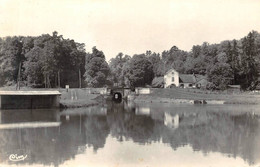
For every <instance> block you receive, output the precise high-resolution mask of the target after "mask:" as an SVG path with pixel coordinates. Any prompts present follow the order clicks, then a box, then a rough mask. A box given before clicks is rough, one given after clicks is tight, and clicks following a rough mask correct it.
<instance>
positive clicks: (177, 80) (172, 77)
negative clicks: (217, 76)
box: [164, 69, 208, 88]
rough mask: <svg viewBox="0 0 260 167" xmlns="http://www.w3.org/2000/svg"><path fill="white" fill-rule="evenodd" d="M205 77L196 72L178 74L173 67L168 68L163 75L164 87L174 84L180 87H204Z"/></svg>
mask: <svg viewBox="0 0 260 167" xmlns="http://www.w3.org/2000/svg"><path fill="white" fill-rule="evenodd" d="M207 83H208V81H207V77H205V76H203V75H198V74H179V72H177V71H176V70H175V69H170V70H169V71H167V73H166V74H165V75H164V88H167V87H171V86H176V87H182V88H195V87H198V88H200V87H206V85H207Z"/></svg>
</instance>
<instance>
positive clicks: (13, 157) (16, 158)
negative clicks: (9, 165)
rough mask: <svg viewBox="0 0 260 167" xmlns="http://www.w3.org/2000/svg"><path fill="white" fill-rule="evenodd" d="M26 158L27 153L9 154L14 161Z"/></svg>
mask: <svg viewBox="0 0 260 167" xmlns="http://www.w3.org/2000/svg"><path fill="white" fill-rule="evenodd" d="M26 158H27V155H17V154H11V155H10V156H9V160H10V161H13V162H18V161H24V160H25V159H26Z"/></svg>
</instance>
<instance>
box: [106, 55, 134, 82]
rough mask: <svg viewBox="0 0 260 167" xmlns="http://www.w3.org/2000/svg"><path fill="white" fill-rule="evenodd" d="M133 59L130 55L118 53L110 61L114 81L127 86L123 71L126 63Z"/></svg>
mask: <svg viewBox="0 0 260 167" xmlns="http://www.w3.org/2000/svg"><path fill="white" fill-rule="evenodd" d="M130 59H131V57H130V56H128V55H124V54H123V53H118V55H117V56H116V57H115V58H112V59H111V60H110V62H109V68H110V70H111V78H112V81H113V83H116V84H117V86H125V85H126V83H125V77H124V73H123V67H124V65H125V64H126V63H127V62H128V61H129V60H130Z"/></svg>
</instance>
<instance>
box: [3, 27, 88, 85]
mask: <svg viewBox="0 0 260 167" xmlns="http://www.w3.org/2000/svg"><path fill="white" fill-rule="evenodd" d="M0 41H1V43H0V47H1V51H0V65H1V66H0V68H1V70H0V76H1V83H0V84H1V85H5V84H7V83H8V82H10V81H11V82H12V83H16V82H17V79H18V70H19V64H20V63H21V64H22V68H21V71H22V76H21V78H20V79H21V80H24V81H27V84H28V85H31V86H37V87H44V86H45V87H57V86H58V73H59V76H60V86H62V87H63V86H65V85H66V84H69V85H70V86H71V87H78V85H79V84H78V80H79V78H78V75H77V74H78V72H79V70H80V71H82V72H83V71H84V64H85V61H84V60H85V50H84V44H79V43H76V42H74V41H73V40H70V39H64V38H63V37H62V36H61V35H60V36H58V33H57V32H53V34H52V36H51V35H49V34H43V35H41V36H38V37H6V38H4V39H1V40H0ZM75 76H76V77H75ZM81 77H82V76H81Z"/></svg>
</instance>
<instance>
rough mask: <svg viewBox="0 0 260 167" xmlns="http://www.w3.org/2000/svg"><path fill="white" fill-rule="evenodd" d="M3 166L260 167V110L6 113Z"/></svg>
mask: <svg viewBox="0 0 260 167" xmlns="http://www.w3.org/2000/svg"><path fill="white" fill-rule="evenodd" d="M2 166H73V167H74V166H87V167H91V166H108V167H115V166H116V167H117V166H119V167H120V166H144V167H146V166H148V167H150V166H151V167H152V166H158V167H159V166H160V167H161V166H183V167H184V166H185V167H187V166H195V167H196V166H198V167H204V166H205V167H209V166H211V167H214V166H216V167H219V166H221V167H223V166H228V167H232V166H234V167H239V166H243V167H244V166H245V167H246V166H256V167H260V106H256V105H251V106H244V105H172V104H142V105H136V104H131V103H128V104H127V103H120V104H116V103H109V104H107V105H104V106H102V107H101V106H96V107H91V108H84V109H68V110H63V111H59V110H2V111H0V167H2Z"/></svg>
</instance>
